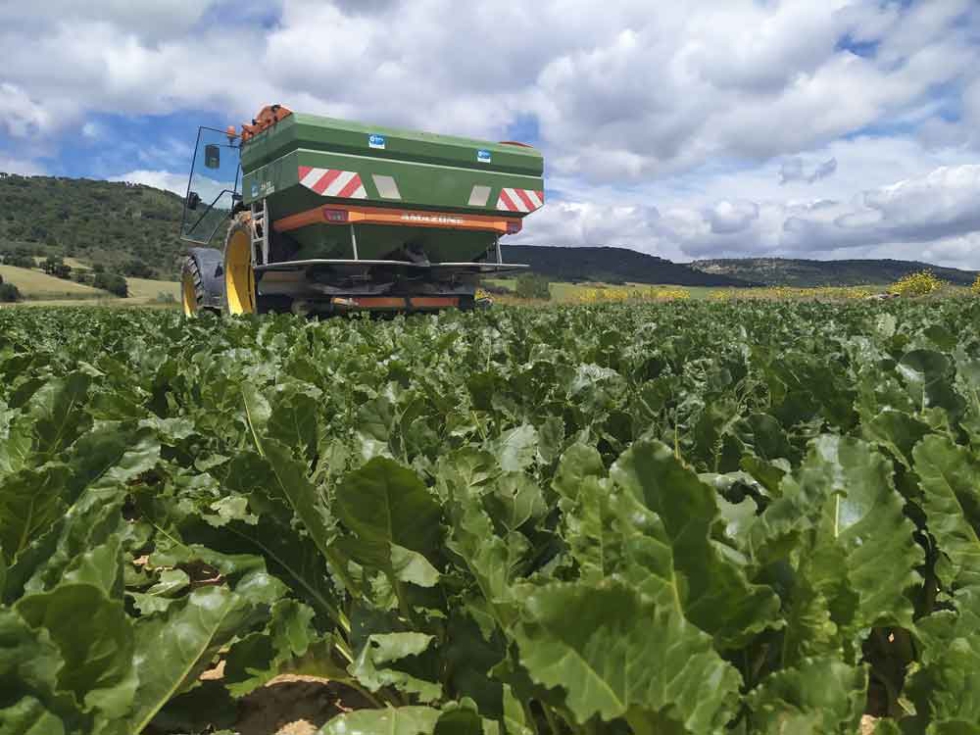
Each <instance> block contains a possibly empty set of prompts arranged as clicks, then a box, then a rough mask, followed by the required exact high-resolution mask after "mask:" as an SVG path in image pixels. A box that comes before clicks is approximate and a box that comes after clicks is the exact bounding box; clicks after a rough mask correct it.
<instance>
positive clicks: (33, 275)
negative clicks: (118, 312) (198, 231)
mask: <svg viewBox="0 0 980 735" xmlns="http://www.w3.org/2000/svg"><path fill="white" fill-rule="evenodd" d="M65 263H66V264H68V265H70V266H71V267H72V268H84V267H85V265H84V264H82V263H80V262H79V261H75V260H73V259H71V258H66V259H65ZM0 276H2V277H3V281H4V283H12V284H13V285H15V286H16V287H17V289H18V290H19V291H20V292H21V295H22V296H23V297H24V299H25V301H23V302H21V303H23V304H27V305H30V306H41V305H61V306H69V305H71V306H84V305H96V304H98V305H119V306H139V305H146V304H149V303H152V302H156V301H160V300H161V298H160V297H161V295H163V296H168V295H169V296H170V297H172V298H173V300H174V302H175V303H176V302H178V301H179V299H180V284H179V283H177V282H176V281H155V280H149V279H145V278H127V279H126V283H127V285H128V286H129V297H128V298H125V299H120V298H117V297H115V296H113V295H112V294H110V293H108V292H106V291H102V290H101V289H97V288H93V287H91V286H87V285H85V284H82V283H75V282H74V281H70V280H66V279H63V278H56V277H54V276H51V275H48V274H47V273H44V272H43V271H40V270H35V269H33V268H15V267H13V266H9V265H0ZM2 306H10V304H0V307H2Z"/></svg>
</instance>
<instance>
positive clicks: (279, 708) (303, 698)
mask: <svg viewBox="0 0 980 735" xmlns="http://www.w3.org/2000/svg"><path fill="white" fill-rule="evenodd" d="M370 706H371V705H370V704H369V703H368V702H366V701H365V700H364V699H363V697H361V696H360V695H359V694H358V693H357V692H355V691H353V690H352V689H350V688H349V687H345V686H343V685H339V684H335V683H333V682H331V681H328V680H327V679H318V678H316V677H313V676H292V675H284V676H277V677H276V678H275V679H273V680H272V681H270V682H269V683H268V684H266V685H265V686H264V687H261V688H259V689H256V690H255V691H254V692H252V693H251V694H249V695H248V696H247V697H245V698H244V699H243V700H242V702H241V705H240V708H239V720H238V723H237V725H236V726H235V729H236V730H238V732H240V733H241V735H313V734H314V733H316V732H317V730H319V729H320V728H321V727H323V725H325V724H326V723H327V722H328V721H329V720H330V719H331V718H333V717H335V716H337V715H339V714H341V713H343V712H350V711H351V710H353V709H363V708H364V707H370Z"/></svg>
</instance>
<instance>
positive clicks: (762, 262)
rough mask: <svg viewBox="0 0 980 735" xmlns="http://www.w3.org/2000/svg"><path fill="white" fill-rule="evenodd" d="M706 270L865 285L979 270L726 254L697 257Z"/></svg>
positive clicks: (776, 282) (957, 277)
mask: <svg viewBox="0 0 980 735" xmlns="http://www.w3.org/2000/svg"><path fill="white" fill-rule="evenodd" d="M691 266H692V267H693V268H695V269H697V270H700V271H702V272H703V273H710V274H712V275H717V276H728V277H731V278H740V279H744V280H747V281H754V282H757V283H764V284H766V285H767V286H797V287H806V286H865V285H873V284H878V285H884V284H889V283H894V282H895V281H897V280H898V279H899V278H901V277H902V276H906V275H908V274H909V273H915V272H916V271H921V270H931V271H932V272H933V273H935V274H936V276H938V277H939V278H941V279H943V280H944V281H947V282H949V283H952V284H955V285H957V286H969V285H970V284H972V283H973V282H974V281H975V280H976V278H977V272H976V271H966V270H960V269H958V268H943V267H941V266H938V265H930V264H929V263H921V262H919V261H915V260H805V259H802V258H722V259H715V260H696V261H694V262H693V263H691Z"/></svg>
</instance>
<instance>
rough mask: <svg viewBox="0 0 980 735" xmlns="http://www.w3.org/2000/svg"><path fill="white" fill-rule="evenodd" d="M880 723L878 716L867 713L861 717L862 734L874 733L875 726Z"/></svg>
mask: <svg viewBox="0 0 980 735" xmlns="http://www.w3.org/2000/svg"><path fill="white" fill-rule="evenodd" d="M877 725H878V718H877V717H872V716H871V715H865V716H864V717H862V718H861V735H874V731H875V727H877Z"/></svg>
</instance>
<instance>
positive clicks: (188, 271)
mask: <svg viewBox="0 0 980 735" xmlns="http://www.w3.org/2000/svg"><path fill="white" fill-rule="evenodd" d="M220 266H221V252H220V251H218V250H214V249H212V248H191V249H190V250H189V251H188V252H187V257H185V258H184V261H183V264H182V265H181V269H180V302H181V306H182V307H183V311H184V316H186V317H194V316H197V315H198V314H200V313H201V312H202V311H205V310H212V311H213V310H215V307H216V306H217V305H218V304H220V303H221V300H222V299H223V298H224V297H223V295H222V294H221V280H220V278H219V277H218V269H219V268H220Z"/></svg>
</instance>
